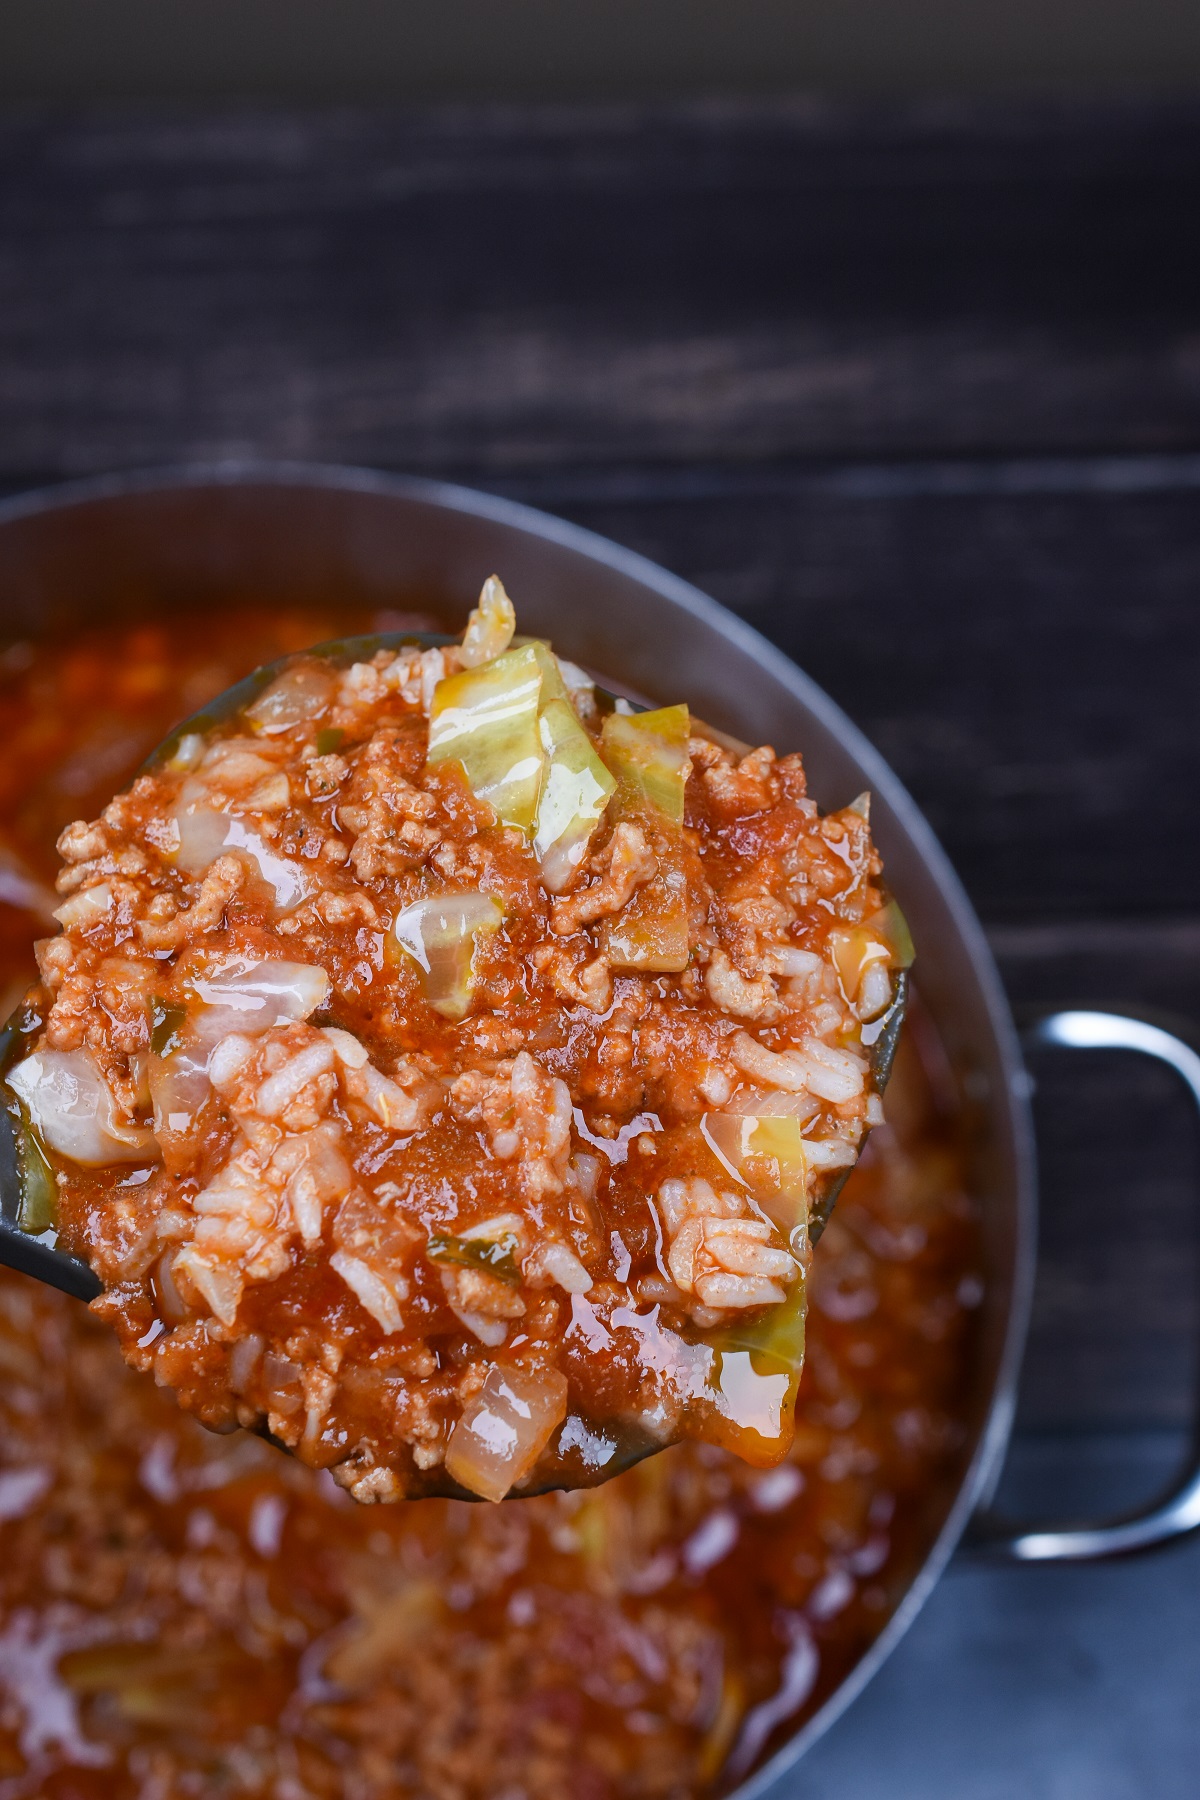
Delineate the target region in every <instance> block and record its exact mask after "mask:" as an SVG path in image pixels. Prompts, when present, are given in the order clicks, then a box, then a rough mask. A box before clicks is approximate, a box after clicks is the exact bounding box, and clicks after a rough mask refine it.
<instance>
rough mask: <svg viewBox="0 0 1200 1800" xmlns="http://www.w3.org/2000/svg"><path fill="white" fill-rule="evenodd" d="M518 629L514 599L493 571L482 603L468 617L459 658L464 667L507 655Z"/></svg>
mask: <svg viewBox="0 0 1200 1800" xmlns="http://www.w3.org/2000/svg"><path fill="white" fill-rule="evenodd" d="M516 629H517V615H516V613H515V612H514V610H513V603H512V601H511V600H510V599H509V597H508V595H507V594H506V593H505V591H504V583H503V582H502V581H501V579H500V577H499V576H498V575H489V576H488V578H487V580H486V581H485V582H484V584H483V587H482V589H481V590H480V594H479V604H478V605H477V606H476V608H475V610H474V612H473V613H472V614H471V616H470V618H469V619H468V620H467V629H466V631H465V632H464V633H463V641H462V648H461V650H460V651H459V653H458V654H459V660H460V661H461V663H462V665H463V668H464V669H477V668H478V667H479V665H480V664H481V663H485V662H491V661H492V659H493V658H494V657H497V656H501V655H503V653H504V651H505V650H507V649H508V646H509V645H510V644H511V642H512V635H513V632H514V631H515V630H516Z"/></svg>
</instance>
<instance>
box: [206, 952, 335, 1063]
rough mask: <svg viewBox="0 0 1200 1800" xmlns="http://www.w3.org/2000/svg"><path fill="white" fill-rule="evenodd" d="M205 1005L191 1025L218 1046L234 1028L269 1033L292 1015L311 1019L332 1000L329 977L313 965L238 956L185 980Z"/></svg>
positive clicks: (295, 1017)
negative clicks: (257, 959) (220, 1040)
mask: <svg viewBox="0 0 1200 1800" xmlns="http://www.w3.org/2000/svg"><path fill="white" fill-rule="evenodd" d="M186 985H187V987H188V988H190V989H191V991H192V993H194V994H195V995H196V997H197V999H198V1000H199V1001H200V1002H201V1006H200V1008H198V1009H195V1010H193V1011H192V1012H191V1014H190V1017H189V1026H190V1029H191V1031H192V1033H193V1034H194V1035H195V1036H197V1037H198V1038H199V1039H200V1040H201V1041H203V1042H205V1043H209V1044H215V1043H216V1042H218V1041H219V1039H221V1038H223V1037H225V1036H227V1035H228V1033H229V1032H231V1031H239V1032H258V1031H269V1030H270V1029H271V1027H272V1026H273V1025H286V1024H288V1023H289V1022H290V1021H291V1020H293V1019H307V1018H309V1017H310V1015H311V1014H312V1013H314V1012H316V1011H317V1010H318V1008H319V1007H322V1006H324V1004H325V1002H326V1001H327V1000H328V998H329V977H328V975H327V974H326V973H325V971H324V969H319V968H317V967H316V966H315V965H314V964H312V963H296V962H283V961H276V960H274V959H270V960H267V961H263V962H253V961H251V960H250V958H248V957H234V958H232V959H231V960H230V961H229V962H227V963H224V964H223V965H220V966H218V967H217V968H214V969H211V970H209V971H208V972H207V973H205V974H204V975H193V976H190V977H188V978H186Z"/></svg>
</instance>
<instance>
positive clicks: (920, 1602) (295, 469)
mask: <svg viewBox="0 0 1200 1800" xmlns="http://www.w3.org/2000/svg"><path fill="white" fill-rule="evenodd" d="M255 486H259V487H266V488H271V487H277V488H288V487H292V488H304V487H308V488H313V489H318V490H321V491H323V492H330V491H334V492H336V491H342V492H346V493H358V494H377V495H379V496H381V497H389V498H395V499H400V500H409V501H413V502H416V503H418V504H422V505H425V506H429V507H433V508H437V509H440V510H442V511H444V512H451V513H460V514H463V515H465V516H470V517H472V518H476V519H484V520H491V521H494V522H495V523H496V524H498V525H502V526H507V527H509V528H510V529H514V530H517V531H520V532H523V533H526V534H529V535H531V536H533V537H536V538H540V539H542V540H544V541H547V542H550V543H553V544H556V545H558V546H559V547H561V548H563V549H565V550H567V551H570V552H573V553H575V554H576V555H579V556H582V557H585V558H587V559H588V560H589V561H591V562H593V563H598V564H600V565H601V566H603V567H606V568H609V569H612V570H613V571H615V572H617V573H619V574H621V575H622V576H624V577H625V578H626V579H628V580H630V581H633V582H636V583H639V584H640V585H642V586H643V587H646V588H648V589H650V590H651V591H652V592H654V593H656V594H659V595H661V596H662V597H663V598H664V599H666V600H669V601H671V602H672V603H673V604H674V605H676V606H678V607H679V608H680V609H681V610H682V611H683V612H684V613H686V614H688V615H689V616H691V617H692V618H695V619H697V620H700V621H703V622H704V623H705V624H707V625H709V626H711V627H712V628H714V629H715V630H716V631H718V632H720V633H722V634H723V635H724V636H725V637H726V638H727V639H729V640H730V641H732V642H733V643H735V644H736V645H737V647H738V648H739V650H740V651H741V652H742V653H743V654H745V655H746V656H747V657H749V658H750V659H751V660H752V661H754V662H756V663H757V664H758V665H759V667H760V668H762V669H763V671H764V673H766V674H768V675H770V676H771V677H772V678H773V679H774V680H775V681H777V682H778V683H780V684H781V685H782V686H783V687H785V688H786V689H787V690H789V691H790V692H791V693H792V694H793V695H794V696H795V697H796V698H797V699H798V700H799V701H800V702H801V704H802V705H803V706H805V707H806V708H807V709H808V711H809V712H811V713H812V714H814V715H815V716H816V717H817V718H818V719H819V720H820V722H821V723H822V724H823V725H824V726H825V728H826V729H827V730H828V731H829V732H830V733H831V734H832V735H833V736H834V737H836V738H837V739H839V740H840V742H841V743H842V744H843V746H844V747H845V748H846V749H847V750H848V751H849V752H850V754H851V755H852V756H854V757H855V758H856V760H857V761H858V762H859V763H861V765H862V766H863V768H864V769H865V771H866V772H867V775H868V778H869V782H870V786H871V788H872V789H873V790H874V791H875V792H877V793H879V794H881V795H884V796H886V801H887V804H888V806H889V807H890V809H891V811H892V812H893V814H894V815H895V817H896V819H897V821H898V822H899V824H900V826H901V828H902V829H903V831H904V832H905V833H906V834H907V836H908V837H909V839H910V840H911V842H912V843H913V845H914V847H915V848H916V850H917V852H918V854H919V856H920V859H921V861H922V862H923V863H924V865H925V867H926V869H927V870H928V872H929V873H930V875H931V876H932V877H933V880H934V882H935V884H936V886H937V887H938V889H939V890H940V893H941V896H942V898H943V900H944V902H945V904H946V907H947V910H948V912H949V913H950V916H951V918H952V920H953V924H954V928H955V930H956V931H957V933H958V935H959V938H960V940H961V942H962V945H963V948H964V949H965V951H966V953H967V957H968V960H969V962H970V964H971V968H972V971H973V973H974V975H975V979H976V981H977V983H978V985H979V990H980V994H981V996H982V999H983V1001H984V1008H985V1013H986V1017H987V1022H988V1027H989V1029H990V1031H991V1034H992V1037H993V1039H994V1042H995V1047H996V1051H997V1055H998V1061H999V1064H1000V1067H1001V1068H1002V1070H1003V1072H1004V1084H1003V1088H1002V1090H998V1091H997V1092H995V1093H994V1094H993V1096H992V1099H991V1105H992V1108H993V1110H994V1112H995V1113H996V1115H997V1117H998V1123H999V1124H1000V1126H1001V1128H1002V1129H1003V1130H1006V1131H1007V1134H1008V1137H1009V1140H1010V1143H1011V1147H1012V1154H1013V1166H1014V1170H1015V1177H1016V1179H1015V1187H1016V1192H1015V1193H1014V1195H1013V1206H1014V1215H1015V1216H1014V1227H1015V1229H1014V1243H1015V1253H1014V1258H1013V1270H1012V1287H1011V1292H1010V1296H1009V1305H1008V1315H1007V1319H1006V1321H1005V1327H1004V1333H1003V1339H1002V1344H1001V1349H1000V1354H999V1357H998V1359H997V1364H996V1374H995V1379H994V1382H993V1385H992V1392H991V1398H990V1400H989V1401H988V1404H987V1407H986V1410H985V1412H984V1414H983V1417H982V1420H981V1423H980V1425H979V1427H978V1436H977V1439H976V1443H975V1448H974V1450H973V1452H972V1454H971V1458H970V1461H969V1462H968V1465H967V1467H966V1470H965V1471H964V1473H963V1475H962V1477H961V1479H960V1481H959V1485H958V1488H957V1491H956V1493H955V1497H954V1499H953V1501H952V1503H951V1505H950V1507H949V1510H948V1511H947V1514H946V1517H945V1519H944V1521H943V1523H942V1526H941V1529H940V1531H939V1532H938V1534H937V1536H936V1537H935V1539H934V1541H933V1543H932V1545H931V1546H930V1548H929V1550H928V1551H927V1553H926V1555H925V1558H924V1560H923V1562H922V1563H921V1565H920V1567H919V1568H918V1570H917V1572H916V1574H915V1575H914V1576H913V1579H912V1581H911V1582H910V1583H909V1585H908V1587H907V1589H906V1590H905V1593H904V1596H903V1598H902V1600H901V1601H900V1604H899V1605H898V1606H897V1608H896V1610H895V1612H894V1613H893V1614H892V1616H891V1618H890V1619H889V1620H888V1622H887V1624H886V1625H885V1626H884V1628H883V1630H882V1631H881V1632H880V1634H879V1636H878V1637H877V1638H875V1639H874V1640H873V1642H872V1643H871V1644H870V1646H869V1647H868V1649H867V1650H866V1651H865V1652H864V1653H863V1655H862V1656H861V1657H860V1658H859V1660H858V1661H857V1662H856V1663H855V1665H854V1666H853V1668H852V1669H851V1670H850V1671H849V1673H848V1674H847V1675H845V1676H844V1677H843V1679H842V1680H841V1681H840V1682H839V1683H838V1686H837V1687H836V1688H835V1689H834V1690H833V1692H832V1693H831V1694H830V1695H829V1697H828V1698H827V1699H826V1700H825V1702H824V1703H823V1704H822V1705H821V1706H820V1707H819V1708H818V1709H817V1711H816V1712H815V1713H814V1714H813V1715H812V1717H811V1718H810V1719H808V1720H807V1721H806V1722H805V1724H804V1725H803V1726H802V1727H801V1728H800V1729H799V1730H798V1731H796V1732H795V1733H793V1735H792V1736H791V1737H789V1738H788V1739H787V1741H786V1742H785V1743H784V1744H782V1745H781V1746H780V1748H779V1749H778V1750H777V1751H776V1752H775V1754H774V1755H773V1756H771V1757H770V1758H769V1759H768V1760H767V1761H766V1762H765V1763H764V1764H763V1765H762V1766H761V1767H760V1768H758V1769H757V1770H755V1771H753V1772H752V1773H751V1774H750V1775H748V1776H747V1777H746V1778H745V1779H744V1780H743V1781H742V1782H740V1783H739V1784H738V1785H737V1787H736V1788H733V1789H731V1790H729V1794H728V1796H727V1800H759V1796H761V1795H763V1794H765V1793H766V1791H767V1790H768V1789H769V1788H770V1787H772V1786H773V1785H774V1783H775V1782H776V1781H778V1780H779V1778H780V1777H781V1776H782V1775H784V1774H785V1773H786V1772H787V1771H788V1770H789V1769H790V1768H792V1766H793V1765H794V1764H795V1763H796V1762H798V1761H799V1759H800V1758H801V1757H802V1756H803V1755H804V1754H805V1753H806V1752H807V1751H808V1750H810V1749H811V1748H812V1746H813V1745H814V1744H815V1743H816V1742H817V1740H818V1739H819V1738H821V1737H823V1736H824V1735H825V1733H826V1732H827V1731H828V1730H829V1729H830V1727H831V1726H832V1725H833V1724H834V1723H835V1721H836V1720H837V1719H839V1718H840V1717H841V1716H842V1714H843V1713H844V1712H845V1711H846V1710H847V1708H848V1707H849V1706H850V1705H851V1704H852V1703H853V1701H854V1700H856V1699H857V1698H858V1696H859V1694H861V1693H862V1691H863V1689H864V1688H865V1687H866V1686H867V1684H868V1682H869V1681H870V1680H871V1678H872V1676H874V1674H875V1673H876V1672H877V1670H878V1669H879V1668H880V1667H881V1666H882V1665H883V1663H884V1662H886V1660H887V1659H888V1657H889V1656H890V1655H891V1654H892V1652H893V1650H894V1649H895V1648H896V1646H897V1644H898V1643H899V1642H900V1639H901V1638H902V1637H903V1636H904V1634H905V1633H906V1632H907V1630H908V1629H909V1627H910V1626H911V1625H912V1623H913V1621H914V1620H915V1618H916V1616H917V1614H918V1613H919V1612H920V1611H921V1608H922V1607H923V1606H924V1604H925V1602H926V1600H927V1599H928V1597H929V1595H930V1593H931V1592H932V1590H933V1588H934V1586H935V1585H936V1583H937V1582H938V1580H939V1579H940V1577H941V1575H942V1573H943V1571H944V1570H945V1567H946V1564H947V1563H948V1561H949V1560H950V1557H951V1556H952V1554H953V1552H954V1550H955V1548H956V1547H957V1545H958V1543H959V1540H960V1538H961V1537H962V1535H963V1532H964V1531H965V1529H966V1527H967V1525H968V1523H969V1521H970V1519H971V1516H972V1514H973V1513H974V1512H975V1511H976V1510H977V1509H978V1508H979V1507H981V1506H982V1505H985V1504H986V1503H987V1502H988V1500H989V1499H990V1497H991V1494H992V1492H993V1490H994V1488H995V1485H996V1482H997V1480H998V1478H999V1474H1000V1469H1001V1465H1002V1462H1003V1459H1004V1454H1005V1450H1006V1448H1007V1445H1008V1439H1009V1435H1010V1432H1011V1428H1012V1420H1013V1414H1014V1411H1015V1405H1016V1388H1017V1380H1018V1376H1019V1373H1020V1367H1021V1359H1022V1356H1023V1353H1024V1348H1025V1339H1026V1334H1027V1329H1028V1322H1029V1311H1030V1303H1031V1299H1032V1291H1033V1277H1034V1268H1035V1261H1036V1163H1035V1158H1034V1148H1033V1121H1032V1114H1031V1110H1030V1105H1029V1083H1028V1078H1027V1076H1026V1074H1025V1069H1024V1064H1023V1062H1022V1059H1021V1052H1020V1046H1019V1043H1018V1039H1017V1031H1016V1026H1015V1023H1014V1021H1013V1017H1012V1013H1011V1011H1010V1009H1009V1005H1008V1001H1007V999H1006V997H1005V994H1004V990H1003V987H1002V984H1001V981H1000V975H999V971H998V969H997V967H996V964H995V960H994V958H993V956H992V953H991V949H990V947H989V946H988V943H987V939H986V937H985V936H984V932H983V927H982V925H981V924H980V922H979V919H978V918H977V916H976V913H975V910H974V908H973V906H972V905H971V902H970V900H969V899H968V897H967V894H966V891H965V889H964V888H963V885H962V883H961V881H960V880H959V877H958V875H957V873H956V872H955V870H954V868H953V866H952V865H951V863H950V861H949V858H948V857H947V855H946V853H945V851H944V850H943V849H942V846H941V844H940V843H939V842H938V839H937V838H936V837H935V835H934V833H933V831H932V829H931V827H930V826H929V825H928V823H927V822H926V820H925V818H924V815H923V814H922V813H921V812H920V810H919V808H918V807H917V805H916V802H915V801H914V800H913V799H912V797H911V795H910V794H909V793H908V790H907V789H906V788H905V787H904V785H903V783H902V782H901V781H900V780H899V778H898V777H897V776H896V775H895V774H894V773H893V772H892V769H891V767H890V765H889V764H888V763H887V762H886V761H885V760H884V758H883V756H882V755H881V754H880V752H879V751H878V750H876V749H875V747H874V745H873V744H872V743H871V742H870V740H869V739H868V738H867V737H866V736H865V735H864V734H863V732H862V731H860V729H859V728H858V726H857V725H855V724H854V723H853V721H852V720H851V719H850V718H849V716H848V715H847V714H846V713H845V712H843V711H842V709H841V707H840V706H838V705H837V704H836V702H835V701H833V700H831V699H830V697H829V696H828V695H827V694H826V693H825V691H824V689H823V688H820V687H818V685H817V684H816V682H815V681H814V680H813V679H812V677H811V676H809V675H806V674H805V673H804V671H803V670H802V669H800V668H799V667H798V666H797V665H796V664H795V663H793V662H792V661H791V659H790V658H789V657H787V656H785V655H784V653H783V652H782V651H781V650H778V649H777V648H776V647H775V646H774V645H773V644H772V643H770V642H769V640H768V639H766V638H765V637H763V636H762V635H761V633H759V632H757V631H756V630H755V629H754V628H753V626H750V625H747V624H746V623H745V621H744V620H742V619H740V618H739V617H738V616H737V614H736V613H733V612H730V611H729V610H728V609H727V608H725V607H723V606H720V605H719V604H718V603H717V602H716V601H715V600H712V599H710V598H709V596H708V595H707V594H705V593H704V592H702V590H701V589H699V588H697V587H694V586H693V585H692V584H691V583H690V582H687V581H684V580H683V579H682V578H681V577H679V576H676V575H673V574H671V573H670V572H669V571H668V570H666V569H663V568H661V567H660V566H659V565H658V564H657V563H654V562H652V561H651V560H650V559H649V558H648V557H644V556H642V555H640V554H639V553H638V552H637V551H634V550H628V549H626V548H625V547H624V546H623V545H620V544H617V543H615V542H613V540H612V539H610V538H606V537H603V536H601V535H600V534H599V533H598V532H593V531H589V530H588V529H587V528H586V527H584V526H580V525H575V524H572V523H570V522H569V521H567V520H565V519H560V518H558V517H556V516H554V515H553V514H550V513H546V512H542V511H541V510H539V509H538V508H536V507H532V506H527V505H525V504H524V503H523V502H521V501H517V500H510V499H506V498H503V497H501V496H499V495H495V494H489V493H486V492H484V491H481V490H479V489H476V488H470V487H466V486H464V485H462V484H460V483H456V482H448V481H441V480H438V479H436V478H431V477H426V476H416V475H404V474H394V473H390V472H384V471H381V470H375V469H371V468H366V467H359V466H356V465H353V464H342V463H322V462H311V463H308V462H296V461H290V460H276V459H256V458H241V457H238V458H229V459H218V460H214V461H200V462H185V463H179V464H170V463H168V464H163V465H159V466H151V467H137V468H132V469H129V470H126V471H117V472H113V473H109V474H103V475H90V476H83V477H76V478H73V479H70V478H69V479H66V480H63V481H59V482H55V483H52V484H47V485H43V486H40V487H37V488H33V489H29V490H27V491H25V492H20V493H16V494H12V495H9V496H8V497H6V498H5V499H3V500H0V528H2V527H4V526H6V525H9V524H17V523H19V522H20V521H21V520H23V519H26V518H35V517H37V516H39V515H44V514H52V513H54V512H58V511H67V510H69V509H71V508H73V507H76V506H84V505H89V504H93V503H96V502H103V501H106V500H121V499H125V498H128V497H130V496H133V495H151V494H154V493H157V492H166V491H171V490H175V491H178V490H180V489H188V488H192V489H203V488H223V487H227V488H250V487H255Z"/></svg>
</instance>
